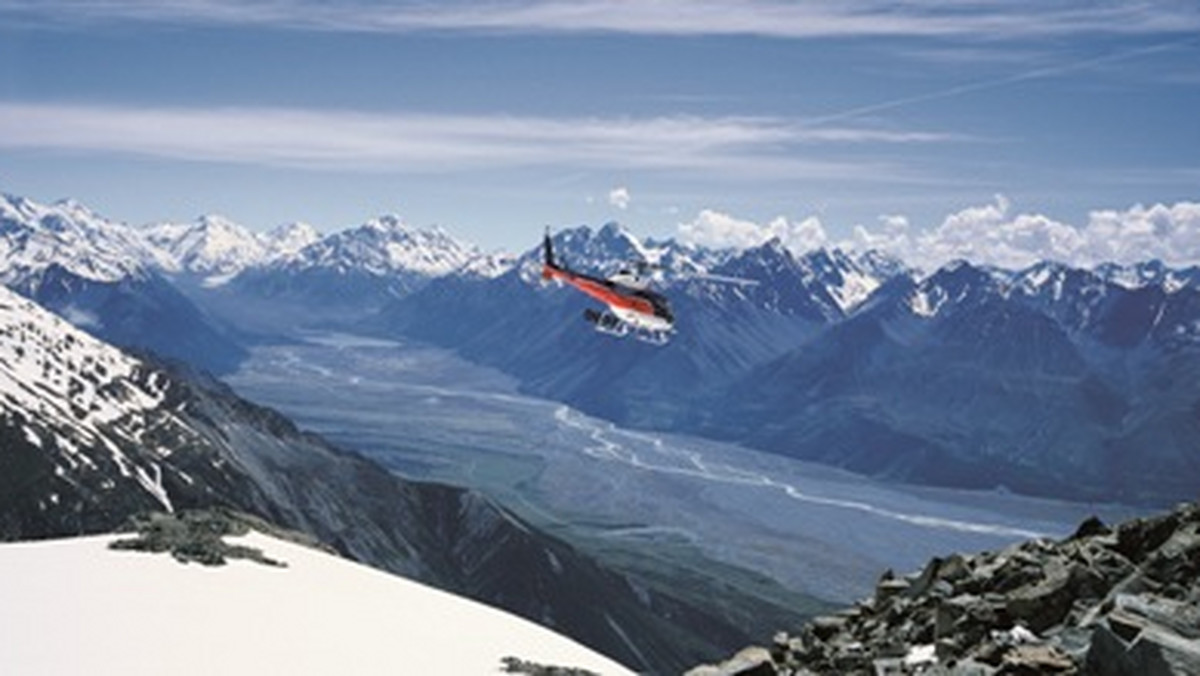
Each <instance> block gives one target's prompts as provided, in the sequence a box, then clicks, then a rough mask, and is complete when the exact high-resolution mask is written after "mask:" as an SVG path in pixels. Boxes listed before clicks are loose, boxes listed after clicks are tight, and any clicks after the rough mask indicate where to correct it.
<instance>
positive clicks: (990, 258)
mask: <svg viewBox="0 0 1200 676" xmlns="http://www.w3.org/2000/svg"><path fill="white" fill-rule="evenodd" d="M1011 211H1012V205H1011V203H1010V202H1009V200H1007V199H1006V198H1005V197H1003V196H997V197H996V199H995V201H994V202H993V203H991V204H986V205H982V206H973V207H969V208H966V209H963V210H961V211H958V212H955V213H953V214H950V215H949V216H947V217H946V218H945V219H944V220H943V221H942V223H941V224H940V225H938V226H937V227H933V228H928V229H924V230H915V229H914V228H913V227H912V226H911V224H910V223H909V222H908V220H907V219H906V218H904V217H902V216H887V217H883V218H881V220H880V224H879V226H878V227H877V228H875V229H870V228H867V227H865V226H861V225H860V226H858V227H856V228H855V229H854V233H853V236H852V238H851V240H850V241H848V242H844V243H842V244H843V246H848V247H851V248H856V249H859V250H865V249H879V250H881V251H886V252H888V253H891V254H893V255H895V256H898V257H900V258H901V259H903V260H904V261H906V262H907V263H909V264H910V265H915V266H917V267H919V268H921V269H924V270H933V269H936V268H937V267H939V266H941V265H944V264H945V263H947V262H949V261H951V260H954V259H959V258H963V259H967V260H970V261H972V262H974V263H980V264H987V265H995V266H998V267H1002V268H1009V269H1020V268H1023V267H1027V266H1029V265H1032V264H1034V263H1036V262H1038V261H1042V260H1053V261H1059V262H1063V263H1068V264H1071V265H1077V266H1083V267H1090V266H1094V265H1096V264H1099V263H1104V262H1117V263H1133V262H1137V261H1144V260H1148V259H1151V258H1158V259H1160V260H1162V261H1164V262H1166V263H1168V264H1171V265H1193V264H1196V263H1198V262H1200V204H1198V203H1194V202H1180V203H1177V204H1175V205H1172V206H1166V205H1162V204H1156V205H1154V206H1152V207H1144V206H1141V205H1138V206H1134V207H1132V208H1130V209H1128V210H1125V211H1115V210H1107V211H1094V212H1092V213H1091V214H1090V215H1089V217H1088V221H1087V223H1085V224H1083V225H1072V224H1069V223H1063V222H1060V221H1056V220H1054V219H1052V218H1049V217H1047V216H1045V215H1042V214H1023V213H1018V214H1013V213H1011Z"/></svg>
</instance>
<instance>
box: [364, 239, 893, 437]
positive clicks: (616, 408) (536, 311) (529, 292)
mask: <svg viewBox="0 0 1200 676" xmlns="http://www.w3.org/2000/svg"><path fill="white" fill-rule="evenodd" d="M554 247H555V251H556V252H557V255H558V256H559V258H560V259H561V260H562V261H563V262H564V263H566V264H569V265H570V266H572V267H573V268H577V269H579V270H582V271H586V272H591V273H594V274H610V273H612V272H615V270H616V268H617V267H618V266H620V265H623V264H626V263H627V262H629V261H630V260H631V259H637V258H639V257H640V258H649V259H651V260H652V261H655V262H657V263H658V264H660V265H661V266H662V267H663V272H662V275H663V276H664V277H665V279H664V282H665V287H666V289H667V292H668V294H669V295H670V296H671V301H672V304H673V306H674V310H675V314H676V316H677V317H678V325H677V326H678V332H677V335H676V336H675V338H674V339H672V341H671V342H670V343H669V344H667V345H665V346H662V347H658V346H651V345H646V344H643V343H640V342H637V341H633V340H629V341H615V340H613V339H612V338H610V337H608V336H603V335H599V334H597V333H595V332H594V331H592V330H591V329H590V327H589V326H588V325H587V324H586V323H585V322H584V321H583V319H582V318H581V313H582V311H583V309H584V308H586V307H589V306H590V301H587V300H586V299H584V298H583V297H582V296H580V295H578V294H577V293H576V292H574V291H572V290H569V289H561V288H557V287H553V286H550V287H544V286H542V285H541V283H540V281H539V280H540V276H539V271H540V265H541V255H542V254H541V249H540V248H538V249H535V250H531V251H530V252H528V253H526V254H525V255H524V256H522V257H521V258H520V259H519V260H518V262H517V264H516V265H515V266H514V267H513V268H512V269H511V270H509V271H507V272H506V273H504V274H502V275H499V276H496V277H492V278H467V277H464V276H456V275H451V276H446V277H442V278H439V279H437V280H434V281H433V282H431V283H430V284H428V285H427V286H426V287H424V288H423V289H421V290H419V291H417V292H416V293H413V294H411V295H409V296H406V297H404V298H400V299H397V300H396V301H394V302H393V303H391V304H390V305H388V306H387V307H385V308H384V310H383V311H382V312H381V314H380V318H379V320H378V321H376V322H375V325H376V327H377V329H378V330H382V331H385V332H399V333H402V334H404V335H407V336H410V337H414V338H418V339H421V340H425V341H429V342H433V343H436V344H439V345H442V346H446V347H451V348H454V349H456V350H458V351H459V352H460V353H462V354H463V355H464V356H466V357H468V358H470V359H472V360H475V361H478V362H481V363H484V364H488V365H491V366H496V367H499V368H501V369H503V370H505V371H507V372H508V373H511V374H514V375H516V376H518V377H519V378H520V379H521V381H522V383H523V388H524V389H525V390H526V391H528V392H530V393H533V394H536V395H539V396H545V397H548V398H552V399H558V400H561V401H566V402H569V403H571V404H572V405H573V406H576V407H578V408H581V409H583V410H586V411H588V412H589V413H592V414H595V415H601V416H603V417H607V418H609V419H612V420H615V421H619V422H621V423H623V424H632V425H643V426H651V427H653V426H660V427H661V426H665V425H668V424H670V423H672V422H674V421H675V420H676V419H678V417H679V416H680V415H681V414H682V412H683V411H684V410H685V409H686V407H687V406H688V404H689V402H690V401H692V399H693V398H694V396H695V395H696V393H697V391H698V390H699V389H703V388H711V387H713V386H715V385H717V384H722V383H726V382H728V381H730V380H732V379H734V378H736V377H737V376H738V375H741V374H743V373H746V372H747V371H748V370H749V369H750V368H752V367H753V366H755V365H758V364H761V363H764V362H766V361H769V360H770V359H772V358H776V357H778V356H779V355H782V354H785V353H786V352H787V351H788V350H790V349H792V348H794V347H796V346H797V345H799V344H801V342H802V341H803V340H804V339H805V338H806V337H807V336H810V335H812V334H813V332H814V331H816V330H817V329H818V328H819V327H821V326H823V325H825V324H826V323H828V322H830V321H833V320H835V319H837V318H840V317H842V316H844V313H845V312H846V311H847V309H846V308H850V307H853V306H854V303H856V302H858V301H859V300H860V299H861V297H863V291H864V290H865V289H867V288H873V285H874V284H877V283H878V281H877V280H876V279H875V278H874V277H873V276H872V274H871V273H870V271H869V270H866V269H864V268H863V267H861V266H859V265H858V264H857V263H856V262H855V261H853V260H852V259H849V258H847V257H844V256H836V257H835V256H830V255H828V254H827V253H826V252H818V253H815V254H814V255H813V256H810V257H806V258H803V259H798V258H796V257H795V256H793V255H792V254H791V252H789V251H788V250H787V249H785V248H784V247H782V246H781V245H779V243H778V242H769V243H767V244H765V245H763V246H762V247H758V248H755V249H751V250H747V251H745V252H741V253H735V252H711V251H704V250H699V249H695V248H689V247H684V246H681V245H679V244H678V243H675V242H666V243H654V242H647V243H643V242H640V241H639V240H637V238H635V237H634V236H633V235H632V234H630V233H629V232H627V231H625V230H624V229H623V228H621V227H620V226H617V225H615V224H610V225H607V226H605V227H603V228H600V229H598V230H592V229H590V228H587V227H581V228H576V229H572V230H564V231H561V232H559V233H557V234H555V236H554ZM697 272H703V273H705V274H708V275H713V276H724V277H737V278H742V277H745V278H750V279H754V280H756V281H758V284H756V285H744V284H730V283H720V282H714V281H711V280H708V279H704V278H698V277H696V276H695V273H697Z"/></svg>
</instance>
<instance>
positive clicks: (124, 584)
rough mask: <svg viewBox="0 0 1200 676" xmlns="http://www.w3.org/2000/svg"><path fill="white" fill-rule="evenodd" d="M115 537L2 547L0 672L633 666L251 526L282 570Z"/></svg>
mask: <svg viewBox="0 0 1200 676" xmlns="http://www.w3.org/2000/svg"><path fill="white" fill-rule="evenodd" d="M113 539H115V536H112V535H105V536H95V537H87V538H76V539H71V540H57V541H44V542H23V543H12V544H5V545H0V599H3V600H4V601H3V604H4V612H2V613H0V636H3V637H4V640H3V644H4V650H0V673H4V674H85V673H86V674H93V675H102V674H122V675H136V674H175V675H177V676H181V675H186V674H205V675H207V674H226V675H229V674H251V673H255V674H260V673H274V674H289V675H292V676H296V675H300V674H321V675H325V674H389V675H394V674H447V675H453V676H464V675H466V676H469V675H471V674H496V673H501V672H502V669H501V666H502V663H501V659H502V658H504V657H506V656H515V657H519V658H521V659H523V660H528V661H532V662H537V663H542V664H551V665H560V666H573V667H580V668H585V669H588V670H591V671H594V672H597V673H600V674H629V673H632V672H630V671H629V670H627V669H625V668H624V667H622V666H620V665H619V664H617V663H615V662H613V661H611V660H609V659H608V658H605V657H602V656H600V655H599V654H597V653H595V652H592V651H590V650H588V649H586V648H584V647H582V646H580V645H578V644H576V643H574V642H572V641H571V640H569V639H567V638H564V637H562V636H559V635H558V634H555V633H553V632H551V631H550V630H548V629H545V628H543V627H539V626H537V625H535V624H533V623H530V622H528V621H526V620H522V619H520V618H518V617H516V616H513V615H509V614H508V613H505V612H503V611H500V610H496V609H493V608H490V607H488V606H484V605H482V604H479V603H475V602H473V601H468V600H466V599H463V598H460V597H457V596H454V595H452V594H448V593H445V592H441V591H438V590H435V589H433V588H430V587H426V586H423V585H421V584H418V583H415V582H411V581H409V580H406V579H404V578H400V577H395V576H392V575H389V574H387V573H384V572H381V571H378V570H375V569H372V568H368V567H366V566H362V565H359V564H356V563H353V562H350V561H348V560H345V559H341V558H338V557H336V556H332V555H329V554H325V553H323V552H319V551H316V550H313V549H309V548H306V547H303V546H301V545H296V544H291V543H287V542H284V541H281V540H277V539H274V538H271V537H268V536H266V535H262V534H260V533H251V534H250V535H248V536H246V537H245V538H238V539H237V542H238V543H239V544H245V545H248V546H250V547H256V548H260V549H262V550H263V552H264V553H265V554H266V555H267V556H268V557H270V558H272V559H275V560H277V561H283V562H284V563H286V566H287V567H286V568H277V567H271V566H266V565H263V564H259V563H253V562H250V561H246V560H231V561H230V562H229V563H228V564H227V565H225V566H221V567H215V568H210V567H203V566H200V565H197V564H181V563H179V562H177V561H175V560H174V559H172V558H171V557H170V556H168V555H165V554H146V553H141V552H129V551H113V550H109V549H108V548H107V545H108V543H109V542H111V541H112V540H113Z"/></svg>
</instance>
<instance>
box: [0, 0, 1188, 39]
mask: <svg viewBox="0 0 1200 676" xmlns="http://www.w3.org/2000/svg"><path fill="white" fill-rule="evenodd" d="M0 13H7V14H9V15H12V16H15V17H17V18H19V19H21V20H24V21H30V20H36V21H42V22H52V23H58V24H81V23H83V24H86V23H88V22H95V21H97V20H107V21H130V20H135V21H148V22H162V23H176V24H177V23H202V24H216V25H254V26H269V27H275V28H285V29H299V30H320V31H344V32H384V33H407V32H414V31H470V32H490V33H580V32H593V33H594V32H610V33H632V34H657V35H765V36H772V37H783V38H817V37H830V36H834V37H838V36H868V37H871V36H916V37H920V36H955V35H957V36H970V37H972V38H985V37H993V38H996V37H1001V38H1005V37H1019V36H1027V35H1062V34H1077V33H1174V34H1180V33H1186V32H1188V31H1194V30H1196V29H1197V28H1200V13H1198V12H1197V10H1196V9H1195V8H1194V7H1192V6H1190V5H1188V3H1129V2H1121V1H1120V0H1101V1H1100V2H1095V1H1094V0H1074V1H1070V0H1069V1H1067V2H1056V3H1051V4H1047V3H1042V2H1037V1H1036V0H1014V1H1012V2H1003V3H1000V2H971V3H968V4H967V5H966V6H964V5H963V4H962V3H954V2H949V3H927V2H901V3H895V2H883V1H882V0H843V1H842V2H804V3H801V2H789V1H787V0H657V1H656V2H639V1H620V0H501V1H498V2H488V3H474V2H440V3H430V2H425V1H416V0H410V1H408V2H389V3H378V2H373V1H369V0H342V1H341V2H327V1H324V0H290V1H286V0H285V1H281V0H191V1H189V2H162V1H161V0H106V1H105V2H95V3H88V2H79V1H78V0H0Z"/></svg>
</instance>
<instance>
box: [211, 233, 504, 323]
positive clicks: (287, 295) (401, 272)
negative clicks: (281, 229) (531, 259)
mask: <svg viewBox="0 0 1200 676" xmlns="http://www.w3.org/2000/svg"><path fill="white" fill-rule="evenodd" d="M302 240H303V238H301V239H299V240H295V242H296V243H298V242H299V241H302ZM273 241H275V242H276V245H275V246H276V248H277V249H278V250H280V251H282V250H283V247H282V245H281V244H279V243H280V242H282V241H283V239H282V238H281V236H280V235H278V234H277V235H276V237H275V239H274V240H273ZM504 265H505V262H504V259H503V258H500V257H495V256H486V255H483V254H481V253H480V252H478V251H477V250H476V249H474V248H473V247H469V246H467V245H465V244H462V243H461V242H459V241H458V240H456V239H454V238H453V237H451V236H450V235H448V234H447V233H446V232H444V231H443V230H441V229H438V228H434V229H429V230H423V229H417V228H414V227H412V226H409V225H407V224H405V223H404V222H403V221H402V220H401V219H400V218H399V217H397V216H383V217H380V218H377V219H374V220H371V221H369V222H367V223H366V224H364V225H362V226H359V227H357V228H351V229H348V230H343V231H340V232H335V233H331V234H329V235H326V236H325V237H323V238H320V239H319V240H317V241H314V242H311V243H309V244H307V245H306V246H303V247H301V248H300V249H298V250H295V251H294V252H292V253H286V254H285V253H280V254H277V255H273V256H271V257H269V258H266V259H264V260H262V261H260V262H259V263H258V264H255V265H250V266H246V267H245V268H244V269H243V270H242V271H241V273H240V274H238V275H237V276H235V277H233V278H232V279H231V280H230V281H229V283H228V284H225V285H224V286H222V287H220V288H217V289H214V291H215V293H213V294H210V295H209V296H204V295H196V294H194V295H193V297H194V298H196V300H197V301H198V302H201V303H203V304H204V305H205V306H206V307H207V308H209V309H210V310H212V311H213V312H215V313H216V314H218V315H219V316H222V317H225V318H227V319H228V320H230V321H231V322H233V323H235V324H239V325H243V326H247V327H251V328H254V329H256V330H259V331H263V332H278V331H285V332H286V331H289V330H293V329H295V328H296V327H298V326H305V325H312V324H318V323H320V324H330V323H332V324H336V325H354V324H356V323H359V322H361V321H363V319H364V318H365V317H367V316H369V315H370V314H372V313H374V312H375V311H377V310H378V309H379V308H380V307H381V306H382V305H384V304H385V303H386V302H388V301H389V300H392V299H394V298H398V297H403V296H405V295H407V294H409V293H412V292H413V291H415V290H417V289H419V288H421V287H422V286H424V285H425V284H427V283H428V282H429V281H430V280H431V279H434V278H437V277H439V276H443V275H448V274H451V273H455V272H461V273H462V274H467V275H471V276H477V277H489V276H494V275H496V274H498V272H499V271H501V270H503V269H504Z"/></svg>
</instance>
